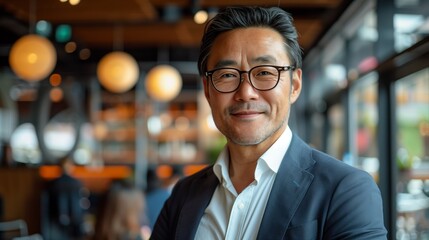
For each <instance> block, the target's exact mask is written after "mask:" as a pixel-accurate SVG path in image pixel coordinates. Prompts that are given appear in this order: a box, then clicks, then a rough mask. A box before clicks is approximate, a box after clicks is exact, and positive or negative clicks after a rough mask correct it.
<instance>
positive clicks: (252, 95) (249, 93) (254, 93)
mask: <svg viewBox="0 0 429 240" xmlns="http://www.w3.org/2000/svg"><path fill="white" fill-rule="evenodd" d="M240 81H241V83H240V86H239V87H238V89H237V91H236V92H235V99H236V100H237V101H250V100H254V99H257V98H258V96H259V95H258V90H256V89H255V88H254V87H253V86H252V84H251V83H250V79H249V73H248V72H243V73H241V76H240Z"/></svg>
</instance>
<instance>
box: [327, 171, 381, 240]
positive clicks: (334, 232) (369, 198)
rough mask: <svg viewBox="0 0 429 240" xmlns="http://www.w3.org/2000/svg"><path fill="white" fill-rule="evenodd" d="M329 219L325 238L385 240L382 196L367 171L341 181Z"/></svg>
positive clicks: (353, 172) (348, 176) (356, 172)
mask: <svg viewBox="0 0 429 240" xmlns="http://www.w3.org/2000/svg"><path fill="white" fill-rule="evenodd" d="M327 219H328V221H327V222H326V224H327V226H326V227H325V234H324V239H330V240H332V239H354V240H357V239H373V240H376V239H380V240H381V239H386V235H387V231H386V229H385V227H384V222H383V207H382V200H381V193H380V190H379V188H378V186H377V185H376V184H375V182H374V180H373V179H372V177H371V176H370V175H369V174H368V173H367V172H364V171H361V170H358V171H352V172H350V173H349V174H347V175H345V176H344V177H343V178H342V179H341V181H339V183H338V185H337V187H336V189H335V191H334V192H333V196H332V199H331V205H330V206H329V211H328V216H327Z"/></svg>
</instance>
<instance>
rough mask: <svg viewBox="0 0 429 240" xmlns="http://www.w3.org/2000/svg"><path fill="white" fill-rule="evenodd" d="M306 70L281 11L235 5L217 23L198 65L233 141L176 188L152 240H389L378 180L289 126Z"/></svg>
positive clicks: (217, 117)
mask: <svg viewBox="0 0 429 240" xmlns="http://www.w3.org/2000/svg"><path fill="white" fill-rule="evenodd" d="M301 64H302V60H301V51H300V47H299V45H298V41H297V33H296V30H295V28H294V26H293V23H292V18H291V17H290V15H289V14H288V13H286V12H284V11H283V10H281V9H279V8H269V9H265V8H259V7H255V8H253V7H240V8H228V9H226V10H224V11H222V12H220V13H219V14H218V15H217V16H216V17H215V18H214V19H213V20H212V21H211V22H210V23H209V25H208V26H207V29H206V32H205V34H204V36H203V39H202V46H201V53H200V58H199V61H198V66H199V71H200V74H201V75H202V78H203V81H204V93H205V96H206V98H207V101H208V103H209V105H210V107H211V110H212V114H213V118H214V121H215V123H216V126H217V127H218V129H219V130H220V131H221V132H222V134H224V135H225V137H226V139H227V144H226V146H225V149H224V151H223V152H222V153H221V154H220V156H219V157H218V159H217V162H216V163H215V164H214V166H212V167H208V168H206V169H204V170H202V171H200V172H199V173H197V174H195V175H193V176H190V177H188V178H185V179H183V180H181V181H179V182H178V183H177V184H176V187H175V188H174V189H173V192H172V195H171V197H170V198H169V199H168V200H167V201H166V203H165V205H164V208H163V210H162V212H161V214H160V216H159V218H158V220H157V222H156V224H155V228H154V231H153V233H152V239H246V240H247V239H297V240H304V239H330V240H332V239H365V240H366V239H386V230H385V228H384V225H383V212H382V203H381V202H382V201H381V196H380V191H379V189H378V187H377V185H376V184H375V183H374V181H373V179H372V178H371V177H370V176H369V174H367V173H366V172H364V171H361V170H358V169H355V168H353V167H350V166H348V165H346V164H344V163H342V162H340V161H338V160H336V159H333V158H332V157H330V156H328V155H326V154H323V153H321V152H319V151H317V150H314V149H312V148H310V147H309V146H308V145H306V144H305V143H304V142H303V141H302V140H300V139H299V137H298V136H296V135H294V134H292V132H291V130H290V128H289V127H288V118H289V112H290V107H291V104H293V103H294V102H295V101H296V100H297V99H298V96H299V94H300V92H301V87H302V79H301V77H302V70H301Z"/></svg>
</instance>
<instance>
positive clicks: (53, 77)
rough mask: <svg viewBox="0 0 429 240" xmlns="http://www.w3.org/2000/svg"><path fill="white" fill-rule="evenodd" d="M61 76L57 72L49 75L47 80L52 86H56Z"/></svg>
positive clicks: (59, 82)
mask: <svg viewBox="0 0 429 240" xmlns="http://www.w3.org/2000/svg"><path fill="white" fill-rule="evenodd" d="M61 81H62V78H61V75H60V74H58V73H54V74H52V75H51V76H50V77H49V82H50V83H51V85H52V86H53V87H58V86H59V85H60V84H61Z"/></svg>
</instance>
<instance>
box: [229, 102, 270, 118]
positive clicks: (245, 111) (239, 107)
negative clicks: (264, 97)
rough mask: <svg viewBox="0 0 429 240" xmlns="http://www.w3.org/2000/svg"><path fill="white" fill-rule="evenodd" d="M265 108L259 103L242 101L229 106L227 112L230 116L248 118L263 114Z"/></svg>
mask: <svg viewBox="0 0 429 240" xmlns="http://www.w3.org/2000/svg"><path fill="white" fill-rule="evenodd" d="M265 108H266V107H265V106H263V105H261V104H254V103H253V104H249V103H244V104H236V105H233V106H231V107H230V108H229V109H228V110H229V111H228V112H229V114H230V115H231V116H235V117H241V118H250V117H255V116H259V115H261V114H264V113H265V112H266V110H265Z"/></svg>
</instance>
